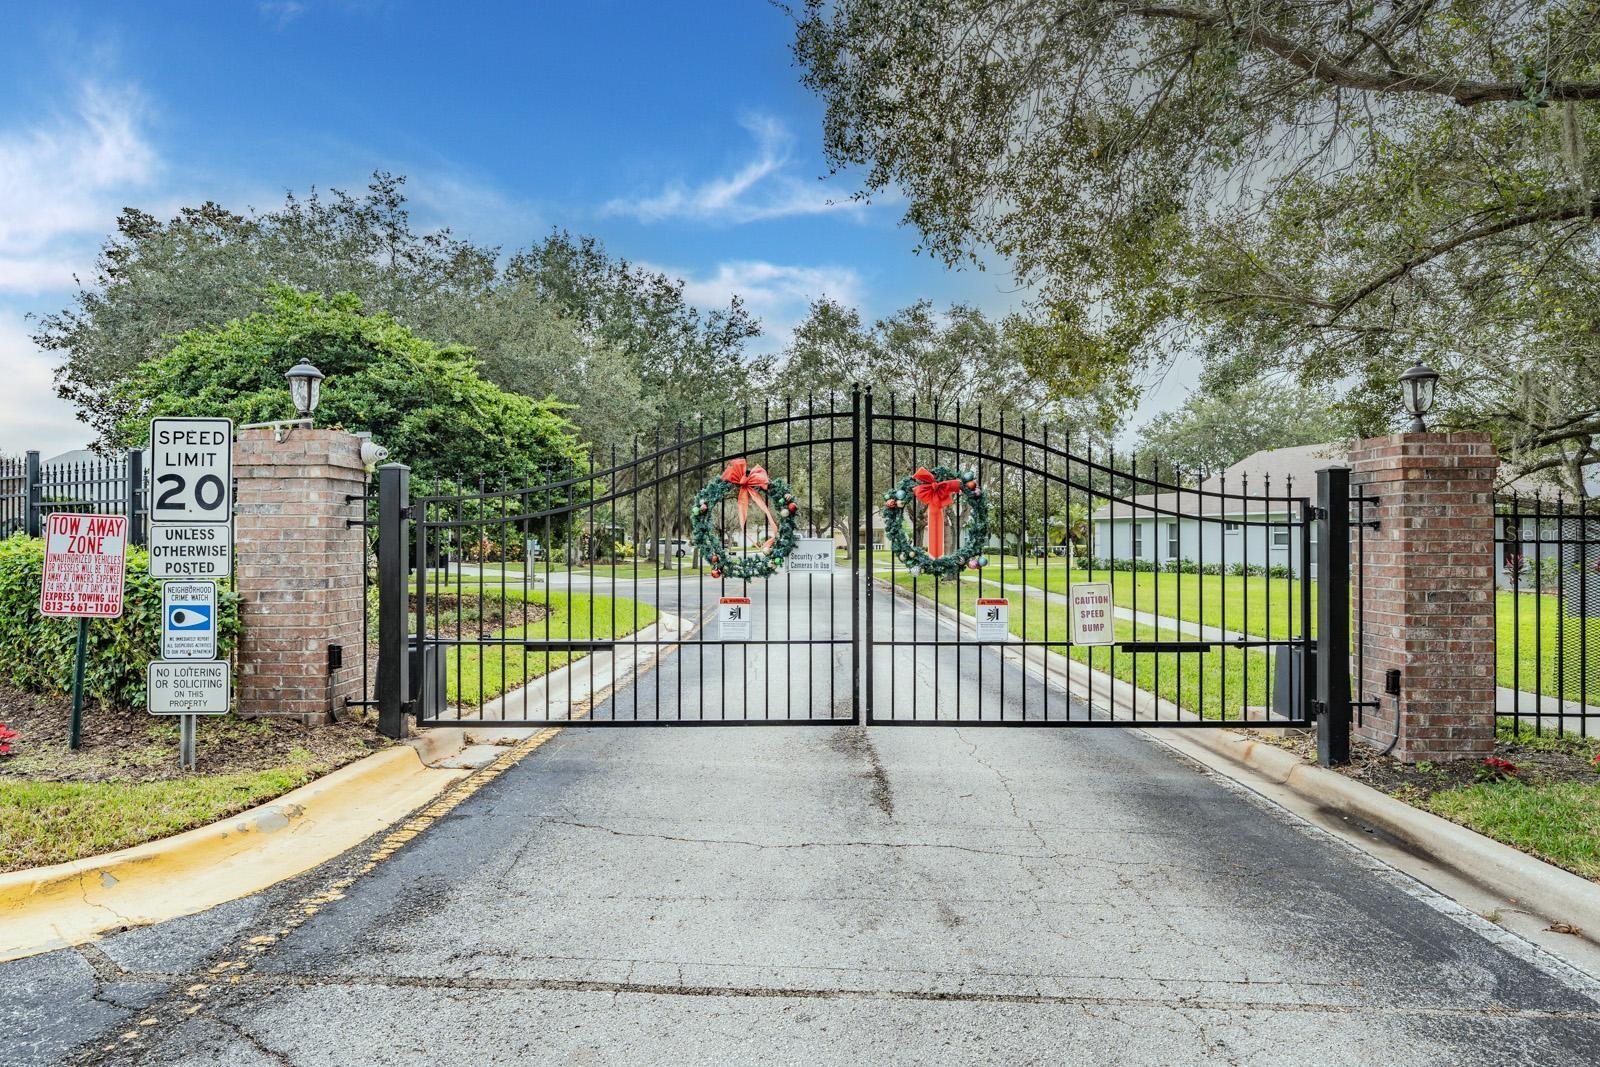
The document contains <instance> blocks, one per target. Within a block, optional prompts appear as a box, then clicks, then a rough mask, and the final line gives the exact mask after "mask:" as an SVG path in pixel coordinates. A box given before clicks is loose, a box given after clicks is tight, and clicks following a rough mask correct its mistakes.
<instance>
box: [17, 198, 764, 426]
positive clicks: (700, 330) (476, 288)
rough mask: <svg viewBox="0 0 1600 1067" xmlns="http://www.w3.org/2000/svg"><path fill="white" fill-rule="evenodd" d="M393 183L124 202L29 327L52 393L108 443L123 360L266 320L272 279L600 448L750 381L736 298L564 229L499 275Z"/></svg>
mask: <svg viewBox="0 0 1600 1067" xmlns="http://www.w3.org/2000/svg"><path fill="white" fill-rule="evenodd" d="M404 182H405V179H404V178H402V177H398V176H395V175H390V174H385V173H382V172H379V173H377V174H375V175H374V176H373V178H372V182H371V184H370V185H369V187H368V189H367V190H366V191H365V193H364V194H363V195H360V196H355V195H349V194H346V193H344V192H341V191H339V190H333V191H332V192H331V194H329V195H328V196H323V195H321V194H319V193H317V192H316V191H315V190H313V191H312V193H311V194H310V195H309V196H307V197H305V198H303V199H302V198H298V197H296V196H294V195H293V194H290V195H288V196H287V197H286V198H285V200H284V203H283V205H282V206H280V207H277V208H273V209H271V210H267V211H248V212H244V213H237V212H234V211H230V210H228V209H226V208H224V207H222V206H221V205H218V204H215V203H211V202H207V203H205V204H202V205H201V206H199V207H195V208H184V209H182V210H180V211H179V212H178V213H177V214H176V215H175V216H174V217H173V218H172V219H170V220H169V221H166V222H162V221H160V220H158V219H157V218H155V217H154V216H152V215H150V214H148V213H146V212H143V211H139V210H136V209H133V208H128V209H125V210H124V211H123V212H122V215H121V216H120V217H119V219H118V221H117V232H116V233H115V234H114V235H113V236H112V237H111V238H110V239H109V240H108V241H107V242H106V244H105V246H104V247H103V248H102V250H101V254H100V258H99V261H98V262H97V264H96V270H95V274H94V276H93V277H92V278H91V279H90V280H89V281H88V282H87V283H85V284H80V287H79V292H78V294H77V296H76V297H75V298H74V300H73V303H72V305H71V306H70V307H68V308H66V309H64V310H62V311H59V312H56V313H54V314H50V315H46V316H44V317H43V318H42V319H41V320H40V322H39V326H38V330H37V332H36V334H35V337H34V340H35V341H36V342H37V343H38V344H39V345H40V346H41V347H43V348H45V349H47V350H50V351H53V352H57V353H59V354H60V355H61V356H62V357H63V363H62V365H61V367H60V368H59V370H58V372H57V387H58V391H59V392H60V393H61V395H62V396H63V397H65V398H66V399H68V400H70V401H72V402H73V403H74V404H76V405H77V407H78V410H79V412H80V416H81V417H82V418H83V419H84V420H85V421H86V422H88V423H89V424H90V425H92V426H94V427H95V429H96V430H97V431H98V432H99V433H100V434H101V435H102V437H103V438H107V439H109V436H110V435H111V434H112V433H113V431H114V428H115V427H116V426H117V424H118V423H119V422H121V421H122V420H123V419H124V418H125V417H126V416H127V414H128V412H127V410H126V409H125V408H124V407H121V406H120V405H121V404H123V403H124V400H123V393H122V392H121V390H120V388H119V386H120V384H121V383H122V382H123V380H124V379H125V378H127V377H128V376H129V375H130V374H132V373H133V371H134V368H136V367H138V366H139V365H140V364H141V363H143V362H145V361H147V360H150V359H154V358H156V357H158V356H160V355H162V354H164V353H165V352H166V351H167V350H168V348H169V347H170V345H171V339H172V338H173V337H176V336H178V335H181V334H183V333H185V332H187V331H190V330H194V329H198V328H202V327H207V326H216V325H220V324H222V323H225V322H229V321H232V320H235V319H243V318H246V317H248V316H250V315H252V314H255V313H259V312H265V311H267V310H268V309H269V308H270V307H271V305H272V302H273V300H274V297H273V295H272V294H273V291H274V288H273V287H274V286H278V285H289V286H292V287H294V288H297V289H300V290H303V291H306V292H313V293H320V294H322V295H324V296H330V297H331V296H332V295H334V294H336V293H343V292H349V293H353V294H355V296H356V297H357V298H358V299H359V300H360V302H361V304H362V306H363V307H365V308H368V309H372V310H382V311H385V312H388V313H389V314H390V315H392V316H393V317H394V319H395V321H397V322H398V323H400V324H402V325H404V326H406V327H407V328H408V329H410V330H412V331H413V332H414V333H415V334H416V335H417V336H418V337H421V338H424V339H426V340H428V341H431V342H433V343H435V344H437V345H442V346H448V345H461V346H464V347H466V348H470V349H472V350H473V351H474V352H475V353H476V354H477V356H478V358H479V360H480V361H481V365H480V369H481V373H482V375H483V376H484V377H486V378H488V379H489V380H490V381H492V382H494V383H496V384H497V385H500V386H501V387H503V388H505V389H509V390H512V391H515V392H518V393H522V394H524V395H526V396H530V397H539V398H544V397H549V398H553V399H555V400H557V401H560V402H562V403H565V404H567V405H569V409H568V410H569V412H570V414H571V417H572V419H573V421H574V422H575V423H576V424H577V426H578V427H579V430H580V432H581V434H582V435H583V436H584V438H585V439H586V440H589V441H591V442H593V443H594V444H595V445H596V446H597V448H598V449H599V451H600V452H601V453H603V454H609V452H610V450H611V449H613V448H616V449H618V450H626V449H627V448H629V447H631V445H632V444H633V442H634V441H635V440H636V438H637V437H638V436H639V435H640V434H648V433H653V432H654V431H656V430H657V429H659V428H660V427H661V425H662V422H663V420H667V421H668V422H672V421H675V420H676V419H678V418H679V417H681V416H682V415H683V414H684V413H685V412H691V411H695V410H700V409H702V408H703V407H704V406H705V405H707V404H712V403H715V402H718V401H719V400H720V397H721V396H722V394H724V393H732V394H734V395H736V396H737V395H741V394H742V393H744V392H747V391H748V389H749V387H750V383H751V381H752V375H755V374H759V372H760V370H761V368H762V364H761V363H760V362H759V361H747V360H746V359H744V356H743V346H744V344H745V342H746V341H748V340H749V339H750V338H752V337H755V336H757V335H758V334H759V333H760V326H759V324H758V323H757V322H756V321H755V319H754V318H752V317H751V316H750V315H749V314H748V312H746V311H745V310H744V308H743V307H742V306H741V305H740V304H739V302H738V301H734V302H733V303H732V304H731V305H730V306H729V307H728V308H726V309H723V310H715V311H711V312H710V313H705V314H703V313H702V312H701V311H699V310H698V309H696V308H694V307H692V306H690V305H689V304H688V302H687V301H686V299H685V298H684V294H683V283H682V282H681V281H677V280H674V279H670V278H667V277H666V276H665V275H661V274H658V273H653V272H649V271H642V270H639V269H638V268H636V267H633V266H631V265H629V264H628V263H627V262H626V261H622V260H616V259H613V258H611V257H610V256H608V255H607V254H606V252H605V250H604V249H603V248H602V247H601V246H600V245H599V244H598V243H597V242H595V241H593V240H592V239H590V238H579V239H575V238H573V237H571V236H570V235H568V234H566V233H564V232H557V233H554V234H552V235H550V236H549V237H548V238H547V239H546V240H544V241H543V242H541V243H539V244H536V245H534V246H533V247H532V248H530V249H528V250H525V251H522V252H519V253H517V254H515V255H512V256H510V257H508V258H506V259H505V260H504V265H502V256H501V250H500V249H498V248H494V247H485V246H480V245H475V244H473V243H471V242H469V241H464V240H460V239H458V238H456V237H455V236H453V235H452V234H451V232H450V231H449V230H448V229H444V230H439V231H436V232H432V233H418V232H417V231H416V228H415V226H414V224H413V223H412V221H411V218H410V213H409V209H408V207H407V203H406V199H405V195H404Z"/></svg>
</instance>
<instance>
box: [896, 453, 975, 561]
mask: <svg viewBox="0 0 1600 1067" xmlns="http://www.w3.org/2000/svg"><path fill="white" fill-rule="evenodd" d="M957 498H960V499H963V500H965V501H966V502H967V508H968V512H967V525H966V527H965V529H964V530H963V531H962V535H961V543H960V544H959V545H958V546H957V547H956V550H955V551H954V552H950V553H946V552H945V550H944V509H945V508H947V507H949V506H950V505H951V504H953V503H955V502H956V499H957ZM913 500H917V501H920V502H921V503H923V504H926V505H927V507H928V547H927V548H926V549H924V548H922V547H921V546H920V545H914V544H912V543H911V537H910V534H909V533H908V529H909V525H910V524H909V523H907V522H905V521H904V519H903V516H904V514H905V510H906V506H907V505H908V504H910V503H911V501H913ZM883 529H884V535H885V537H886V538H887V539H888V542H889V550H890V551H891V552H893V553H894V554H895V556H896V557H898V558H899V560H900V562H901V563H904V564H905V565H906V566H907V567H909V568H910V569H911V573H912V574H914V575H916V574H931V575H933V576H934V577H935V578H954V577H956V576H957V575H959V574H960V573H961V572H962V571H963V570H965V569H967V568H969V567H970V568H972V569H973V570H976V569H977V568H979V567H983V566H987V565H988V563H989V559H988V557H987V556H985V555H983V549H984V546H985V545H987V544H988V543H989V498H988V497H986V496H984V494H983V486H981V485H979V484H978V474H977V472H976V471H970V470H966V471H960V470H956V469H955V468H954V467H934V468H933V469H932V470H929V469H928V468H927V467H918V468H917V470H916V473H914V474H908V475H906V476H905V477H904V478H902V479H900V484H899V485H897V486H895V487H894V488H893V489H891V490H890V491H889V492H888V493H886V494H884V498H883Z"/></svg>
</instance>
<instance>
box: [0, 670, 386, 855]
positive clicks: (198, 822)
mask: <svg viewBox="0 0 1600 1067" xmlns="http://www.w3.org/2000/svg"><path fill="white" fill-rule="evenodd" d="M70 707H71V704H70V701H68V700H66V699H65V698H62V697H57V696H52V695H48V694H37V693H27V692H23V691H21V690H19V689H17V688H15V687H13V686H10V685H7V684H5V682H4V681H3V680H0V722H5V723H7V724H9V725H10V726H11V727H12V728H13V729H15V730H16V731H17V734H18V737H17V739H16V740H15V741H13V742H12V751H13V754H12V755H10V756H6V757H0V871H6V870H19V869H22V868H25V867H35V866H39V865H42V864H49V863H61V862H65V861H67V860H73V859H79V858H81V857H84V856H93V855H98V854H100V853H103V852H109V851H113V850H115V849H119V848H128V847H130V846H133V845H137V844H142V843H143V842H145V841H151V840H154V839H156V838H160V837H166V836H168V835H170V834H175V833H179V832H181V831H183V830H188V829H191V828H193V827H196V826H203V825H205V824H206V823H211V822H215V821H216V820H218V819H222V818H226V817H227V816H229V815H233V814H236V813H238V812H240V811H243V810H245V809H246V808H250V807H253V806H255V805H257V804H262V803H265V802H266V801H269V800H272V799H273V798H274V797H277V796H280V795H282V794H283V793H286V792H288V791H289V790H291V789H294V788H295V787H297V786H300V785H304V784H305V783H306V782H309V781H311V780H312V779H313V778H317V777H319V776H321V775H323V774H326V773H327V772H329V771H331V770H334V769H335V768H337V767H341V766H343V765H344V764H346V763H349V762H350V761H352V760H356V759H360V758H361V757H362V756H365V755H367V754H368V753H370V752H373V751H375V750H377V749H380V748H384V747H386V746H388V745H389V743H390V742H388V741H387V740H385V739H383V738H381V737H378V736H377V735H376V734H375V733H374V732H373V731H372V729H371V728H370V727H369V726H368V725H365V724H364V723H361V722H357V721H345V722H338V723H326V724H322V725H318V726H307V725H305V724H303V723H299V722H294V721H290V720H285V719H241V718H236V717H234V716H232V715H215V716H211V715H206V716H201V717H200V719H199V722H198V723H197V732H196V738H195V754H196V757H197V760H198V763H199V768H198V770H197V771H184V770H182V769H180V768H179V767H178V722H177V720H176V719H173V718H170V717H167V716H153V715H151V714H150V713H149V712H146V711H144V710H143V709H134V708H116V707H103V706H94V705H91V706H90V707H87V708H85V709H84V717H83V744H82V747H80V748H79V749H78V750H77V751H76V752H74V751H73V750H71V749H70V748H68V747H67V739H68V738H67V734H68V722H69V719H70Z"/></svg>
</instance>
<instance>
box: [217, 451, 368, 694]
mask: <svg viewBox="0 0 1600 1067" xmlns="http://www.w3.org/2000/svg"><path fill="white" fill-rule="evenodd" d="M360 449H361V442H360V439H359V438H356V437H353V436H351V435H350V434H347V433H344V432H343V431H341V430H312V429H304V428H300V429H295V430H293V431H292V432H291V433H290V434H289V437H288V439H287V440H285V441H283V442H281V443H280V442H277V441H274V440H273V432H272V430H270V429H251V430H240V431H239V434H238V439H237V441H236V442H235V444H234V453H233V455H234V468H233V469H234V477H235V478H236V479H237V483H238V489H237V516H236V518H235V520H234V541H235V552H236V555H237V559H236V563H235V566H236V576H237V581H238V590H239V594H240V599H241V605H240V617H241V620H242V622H243V624H244V636H243V639H242V640H241V641H240V644H239V670H238V679H237V681H236V683H235V684H236V686H237V689H236V691H235V694H234V708H235V710H236V711H238V712H239V713H240V714H243V715H282V716H293V717H295V718H298V719H300V720H302V721H304V722H310V723H316V722H327V721H328V720H329V719H330V718H331V717H332V715H333V713H334V712H336V711H339V710H341V709H342V708H343V707H344V698H345V697H346V696H349V697H351V698H353V699H358V700H359V699H360V698H361V696H362V693H361V692H360V687H361V661H362V657H363V656H364V655H365V649H363V648H362V645H361V619H362V613H363V612H364V611H365V610H366V599H365V590H364V588H363V584H362V573H361V571H362V565H363V554H362V543H361V542H362V534H363V531H362V530H361V529H360V528H359V527H350V526H348V525H347V524H346V520H348V519H352V518H361V517H362V516H363V512H362V505H361V504H359V503H350V502H349V501H348V500H347V499H346V498H347V497H350V496H361V495H363V494H365V492H366V484H367V475H366V471H365V470H364V469H363V467H362V465H361V452H360ZM330 645H341V646H343V649H344V666H343V667H342V668H340V669H339V670H338V671H333V672H330V671H329V669H328V646H330Z"/></svg>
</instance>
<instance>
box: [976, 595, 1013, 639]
mask: <svg viewBox="0 0 1600 1067" xmlns="http://www.w3.org/2000/svg"><path fill="white" fill-rule="evenodd" d="M976 636H977V638H978V640H979V641H1004V640H1007V639H1008V638H1009V637H1010V636H1011V602H1010V601H1009V600H1007V599H1005V598H1004V597H979V598H978V625H977V634H976Z"/></svg>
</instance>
